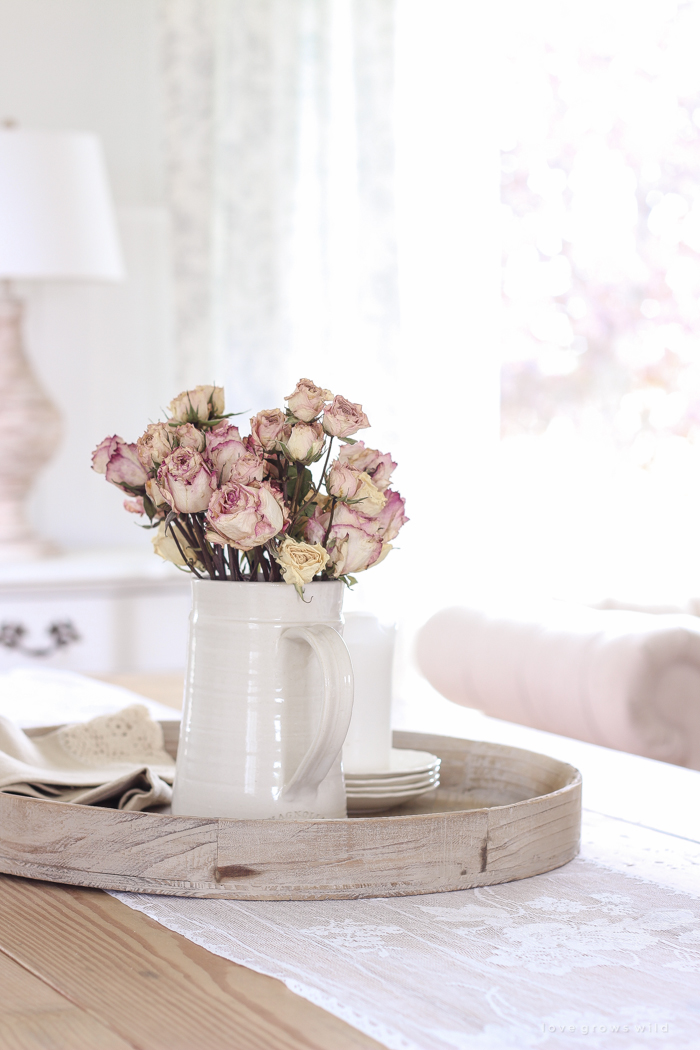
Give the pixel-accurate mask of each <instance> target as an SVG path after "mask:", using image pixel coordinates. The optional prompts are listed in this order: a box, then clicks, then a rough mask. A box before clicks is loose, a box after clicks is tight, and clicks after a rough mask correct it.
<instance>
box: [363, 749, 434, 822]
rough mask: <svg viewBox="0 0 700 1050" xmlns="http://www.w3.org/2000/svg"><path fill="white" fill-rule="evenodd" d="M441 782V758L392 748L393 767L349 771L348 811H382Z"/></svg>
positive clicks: (421, 752) (430, 789) (426, 752)
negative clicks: (366, 770)
mask: <svg viewBox="0 0 700 1050" xmlns="http://www.w3.org/2000/svg"><path fill="white" fill-rule="evenodd" d="M439 783H440V759H439V758H438V757H437V756H436V755H431V754H430V753H429V752H428V751H409V750H408V749H407V748H406V749H404V748H396V747H392V749H391V759H390V762H389V768H388V769H383V770H380V771H379V772H377V773H351V772H346V773H345V791H346V793H347V797H348V813H368V812H370V811H374V812H380V811H382V810H386V809H393V808H394V806H400V805H401V803H402V802H407V801H408V800H409V799H411V798H417V797H418V795H424V794H425V793H426V791H434V790H435V788H436V787H438V785H439Z"/></svg>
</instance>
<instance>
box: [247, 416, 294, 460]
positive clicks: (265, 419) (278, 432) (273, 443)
mask: <svg viewBox="0 0 700 1050" xmlns="http://www.w3.org/2000/svg"><path fill="white" fill-rule="evenodd" d="M250 430H251V437H252V438H253V441H254V442H255V444H256V445H258V446H259V447H260V448H264V449H265V450H266V451H267V452H273V451H275V450H277V449H279V447H280V442H281V441H285V442H286V441H288V439H289V435H290V434H291V432H292V428H291V425H290V424H289V423H288V422H287V417H286V416H285V414H284V412H283V411H282V409H281V408H270V409H267V410H266V411H264V412H258V414H257V416H253V418H252V419H251V421H250Z"/></svg>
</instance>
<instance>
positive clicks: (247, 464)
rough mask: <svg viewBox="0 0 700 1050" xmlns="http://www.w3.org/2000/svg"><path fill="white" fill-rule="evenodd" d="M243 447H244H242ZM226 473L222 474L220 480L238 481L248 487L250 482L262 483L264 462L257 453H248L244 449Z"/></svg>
mask: <svg viewBox="0 0 700 1050" xmlns="http://www.w3.org/2000/svg"><path fill="white" fill-rule="evenodd" d="M244 447H245V446H244ZM226 474H227V472H226V471H225V470H224V471H223V472H222V480H223V481H224V482H226V481H240V482H241V484H243V485H249V484H250V482H251V481H262V479H263V477H264V476H265V460H264V459H263V457H262V456H261V455H259V453H257V452H248V450H247V449H246V450H245V452H243V453H242V455H240V456H238V458H237V459H234V460H233V461H232V462H231V464H230V467H229V470H228V477H227V476H226Z"/></svg>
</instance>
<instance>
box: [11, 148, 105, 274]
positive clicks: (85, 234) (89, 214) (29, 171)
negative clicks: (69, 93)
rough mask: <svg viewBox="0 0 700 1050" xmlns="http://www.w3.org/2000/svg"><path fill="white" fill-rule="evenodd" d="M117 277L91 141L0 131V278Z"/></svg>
mask: <svg viewBox="0 0 700 1050" xmlns="http://www.w3.org/2000/svg"><path fill="white" fill-rule="evenodd" d="M123 276H124V266H123V263H122V254H121V249H120V246H119V237H118V235H117V227H116V222H115V218H114V208H113V206H112V201H111V197H110V191H109V183H108V181H107V172H106V168H105V164H104V159H103V156H102V148H101V146H100V143H99V140H98V139H97V138H96V137H95V136H94V135H88V134H83V133H76V132H59V131H25V130H23V129H19V128H0V277H1V278H18V279H24V278H44V279H47V280H49V279H55V278H61V279H64V278H73V279H83V280H85V279H87V280H108V281H109V280H112V281H113V280H119V279H120V278H122V277H123Z"/></svg>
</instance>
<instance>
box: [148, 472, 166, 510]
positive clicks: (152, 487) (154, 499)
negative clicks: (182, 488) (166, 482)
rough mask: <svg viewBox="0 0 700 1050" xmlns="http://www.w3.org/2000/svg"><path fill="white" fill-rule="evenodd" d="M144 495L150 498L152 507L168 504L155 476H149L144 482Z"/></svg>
mask: <svg viewBox="0 0 700 1050" xmlns="http://www.w3.org/2000/svg"><path fill="white" fill-rule="evenodd" d="M146 495H147V496H148V498H149V499H150V501H151V503H152V504H153V506H154V507H163V506H166V505H167V506H169V504H168V503H167V500H166V499H165V496H164V495H163V493H162V492H161V491H160V489H159V488H158V481H157V480H156V478H149V479H148V481H147V482H146Z"/></svg>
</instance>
